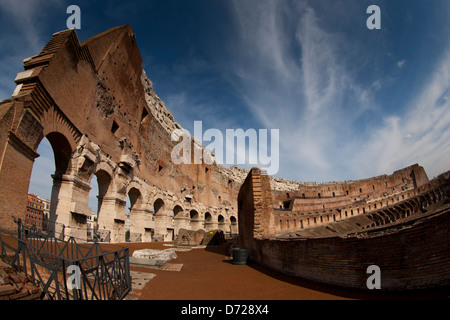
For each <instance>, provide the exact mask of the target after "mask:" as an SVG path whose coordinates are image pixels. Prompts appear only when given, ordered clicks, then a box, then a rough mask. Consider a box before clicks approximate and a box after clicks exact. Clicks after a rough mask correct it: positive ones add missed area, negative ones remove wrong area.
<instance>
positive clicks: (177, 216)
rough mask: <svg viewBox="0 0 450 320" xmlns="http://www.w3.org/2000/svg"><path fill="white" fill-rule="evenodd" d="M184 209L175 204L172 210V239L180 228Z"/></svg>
mask: <svg viewBox="0 0 450 320" xmlns="http://www.w3.org/2000/svg"><path fill="white" fill-rule="evenodd" d="M183 212H184V209H183V208H182V207H181V206H179V205H176V206H175V207H174V208H173V210H172V217H173V239H175V237H176V236H177V235H178V232H179V230H180V229H181V227H182V225H183V221H184V217H183Z"/></svg>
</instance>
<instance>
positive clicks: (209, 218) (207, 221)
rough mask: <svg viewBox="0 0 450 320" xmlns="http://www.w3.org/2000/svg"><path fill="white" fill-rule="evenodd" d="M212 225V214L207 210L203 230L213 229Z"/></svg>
mask: <svg viewBox="0 0 450 320" xmlns="http://www.w3.org/2000/svg"><path fill="white" fill-rule="evenodd" d="M213 229H214V226H213V221H212V215H211V213H209V212H206V213H205V230H206V231H209V230H213Z"/></svg>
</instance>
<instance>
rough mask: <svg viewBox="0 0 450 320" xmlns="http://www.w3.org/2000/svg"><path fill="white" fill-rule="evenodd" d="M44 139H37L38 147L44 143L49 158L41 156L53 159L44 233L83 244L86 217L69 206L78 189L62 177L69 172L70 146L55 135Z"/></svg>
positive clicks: (62, 137) (60, 135)
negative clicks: (70, 238)
mask: <svg viewBox="0 0 450 320" xmlns="http://www.w3.org/2000/svg"><path fill="white" fill-rule="evenodd" d="M45 139H46V140H44V138H43V139H41V141H40V142H39V146H40V145H41V143H43V141H48V143H49V144H50V146H51V152H49V151H48V150H47V153H53V154H52V155H50V154H46V155H45V156H46V157H53V160H54V169H55V171H54V173H53V174H51V180H52V182H51V185H52V186H51V191H50V212H49V214H48V225H47V230H48V231H49V232H50V233H51V234H54V235H55V236H56V237H60V238H64V237H65V236H73V237H76V238H79V239H83V240H84V239H86V222H87V220H86V216H85V215H83V214H82V213H83V212H80V211H82V210H78V209H79V208H80V207H75V206H74V205H73V202H72V199H73V197H74V195H75V194H76V192H77V191H79V190H80V187H78V186H76V185H75V184H74V181H73V179H71V178H69V177H68V176H66V174H67V173H68V172H69V171H70V163H71V157H72V153H73V149H72V145H71V143H70V142H69V140H68V139H67V138H66V137H65V136H64V135H63V134H62V133H59V132H50V133H48V134H47V135H46V136H45ZM43 156H44V155H43ZM30 178H31V177H30Z"/></svg>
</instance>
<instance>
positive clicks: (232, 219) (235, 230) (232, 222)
mask: <svg viewBox="0 0 450 320" xmlns="http://www.w3.org/2000/svg"><path fill="white" fill-rule="evenodd" d="M230 233H231V236H233V235H235V234H237V233H238V227H237V219H236V217H235V216H231V217H230Z"/></svg>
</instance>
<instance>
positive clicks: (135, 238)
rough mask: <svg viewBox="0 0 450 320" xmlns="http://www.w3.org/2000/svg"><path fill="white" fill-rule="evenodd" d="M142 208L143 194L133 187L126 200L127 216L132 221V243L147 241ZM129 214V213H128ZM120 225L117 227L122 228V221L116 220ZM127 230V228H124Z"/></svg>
mask: <svg viewBox="0 0 450 320" xmlns="http://www.w3.org/2000/svg"><path fill="white" fill-rule="evenodd" d="M141 206H142V194H141V192H140V191H139V190H138V189H137V188H135V187H132V188H130V190H129V191H128V193H127V200H126V209H125V211H126V214H128V215H129V221H130V237H129V240H130V241H131V242H141V241H144V239H145V236H146V235H145V217H144V216H143V214H142V212H141V210H140V209H141ZM128 212H129V213H128ZM115 221H116V222H117V223H118V224H119V225H117V227H119V228H121V226H120V223H121V221H120V220H115ZM124 229H125V226H124Z"/></svg>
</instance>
